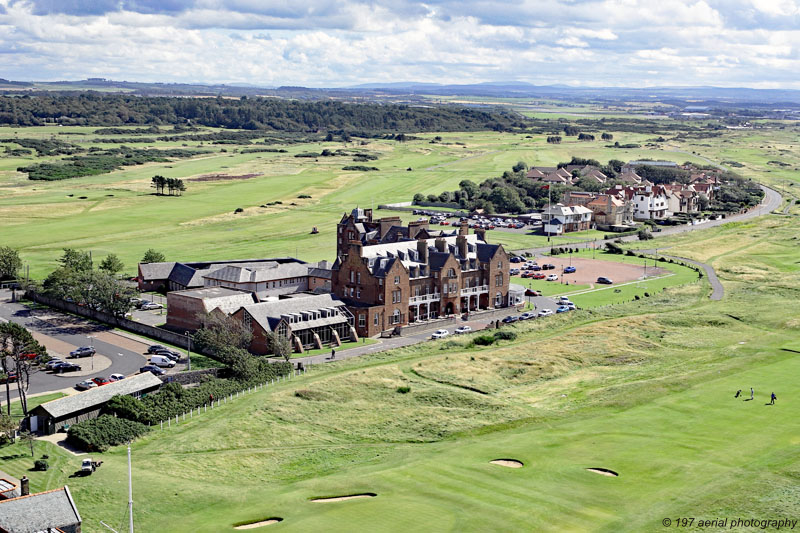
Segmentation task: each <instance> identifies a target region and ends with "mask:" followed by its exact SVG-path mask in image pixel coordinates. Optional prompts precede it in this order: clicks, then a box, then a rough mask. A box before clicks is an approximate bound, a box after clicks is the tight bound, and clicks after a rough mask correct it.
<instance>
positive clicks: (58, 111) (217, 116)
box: [0, 92, 524, 133]
mask: <svg viewBox="0 0 800 533" xmlns="http://www.w3.org/2000/svg"><path fill="white" fill-rule="evenodd" d="M54 122H55V123H58V124H64V125H96V126H121V125H138V124H147V125H150V126H153V125H159V124H193V125H203V126H210V127H218V128H235V129H246V130H275V131H297V132H316V131H320V130H366V131H372V132H376V131H392V132H417V131H474V130H497V131H503V130H509V129H513V128H514V127H519V126H524V124H522V123H520V119H518V118H516V117H515V116H514V115H511V114H510V113H506V112H504V111H497V112H488V111H484V110H480V109H472V108H459V107H446V106H440V107H412V106H408V105H395V104H392V105H382V104H371V103H370V104H348V103H342V102H331V101H324V102H307V101H297V100H282V99H276V98H247V97H242V98H241V99H238V100H231V99H223V98H171V97H134V96H130V95H118V94H113V95H112V94H99V93H93V92H87V93H80V94H77V95H75V94H70V95H51V94H46V93H37V94H36V95H34V96H30V95H26V96H22V97H7V96H3V97H0V124H11V125H17V126H41V125H45V124H53V123H54ZM148 133H151V132H150V131H148Z"/></svg>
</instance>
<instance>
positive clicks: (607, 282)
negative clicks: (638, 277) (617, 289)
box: [597, 276, 614, 285]
mask: <svg viewBox="0 0 800 533" xmlns="http://www.w3.org/2000/svg"><path fill="white" fill-rule="evenodd" d="M597 283H600V284H602V285H612V284H613V283H614V282H613V281H611V280H610V279H608V278H607V277H605V276H600V277H599V278H597Z"/></svg>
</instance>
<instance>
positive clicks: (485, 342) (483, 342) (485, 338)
mask: <svg viewBox="0 0 800 533" xmlns="http://www.w3.org/2000/svg"><path fill="white" fill-rule="evenodd" d="M496 340H497V339H496V338H495V336H494V335H478V336H477V337H475V338H474V339H472V342H473V343H475V344H477V345H478V346H490V345H492V344H494V342H495V341H496Z"/></svg>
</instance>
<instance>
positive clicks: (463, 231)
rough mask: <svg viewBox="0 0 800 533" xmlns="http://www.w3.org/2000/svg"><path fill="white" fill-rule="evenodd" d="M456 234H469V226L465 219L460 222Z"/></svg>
mask: <svg viewBox="0 0 800 533" xmlns="http://www.w3.org/2000/svg"><path fill="white" fill-rule="evenodd" d="M458 234H459V235H468V234H469V226H468V225H467V223H466V221H463V222H461V225H460V226H459V227H458Z"/></svg>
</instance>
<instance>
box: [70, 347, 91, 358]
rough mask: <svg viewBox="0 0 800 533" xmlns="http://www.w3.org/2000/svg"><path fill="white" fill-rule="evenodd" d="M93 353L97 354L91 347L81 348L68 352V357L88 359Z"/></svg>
mask: <svg viewBox="0 0 800 533" xmlns="http://www.w3.org/2000/svg"><path fill="white" fill-rule="evenodd" d="M95 353H97V350H95V349H94V347H93V346H81V347H80V348H78V349H76V350H72V351H71V352H69V357H72V358H77V357H90V356H92V355H94V354H95Z"/></svg>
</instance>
